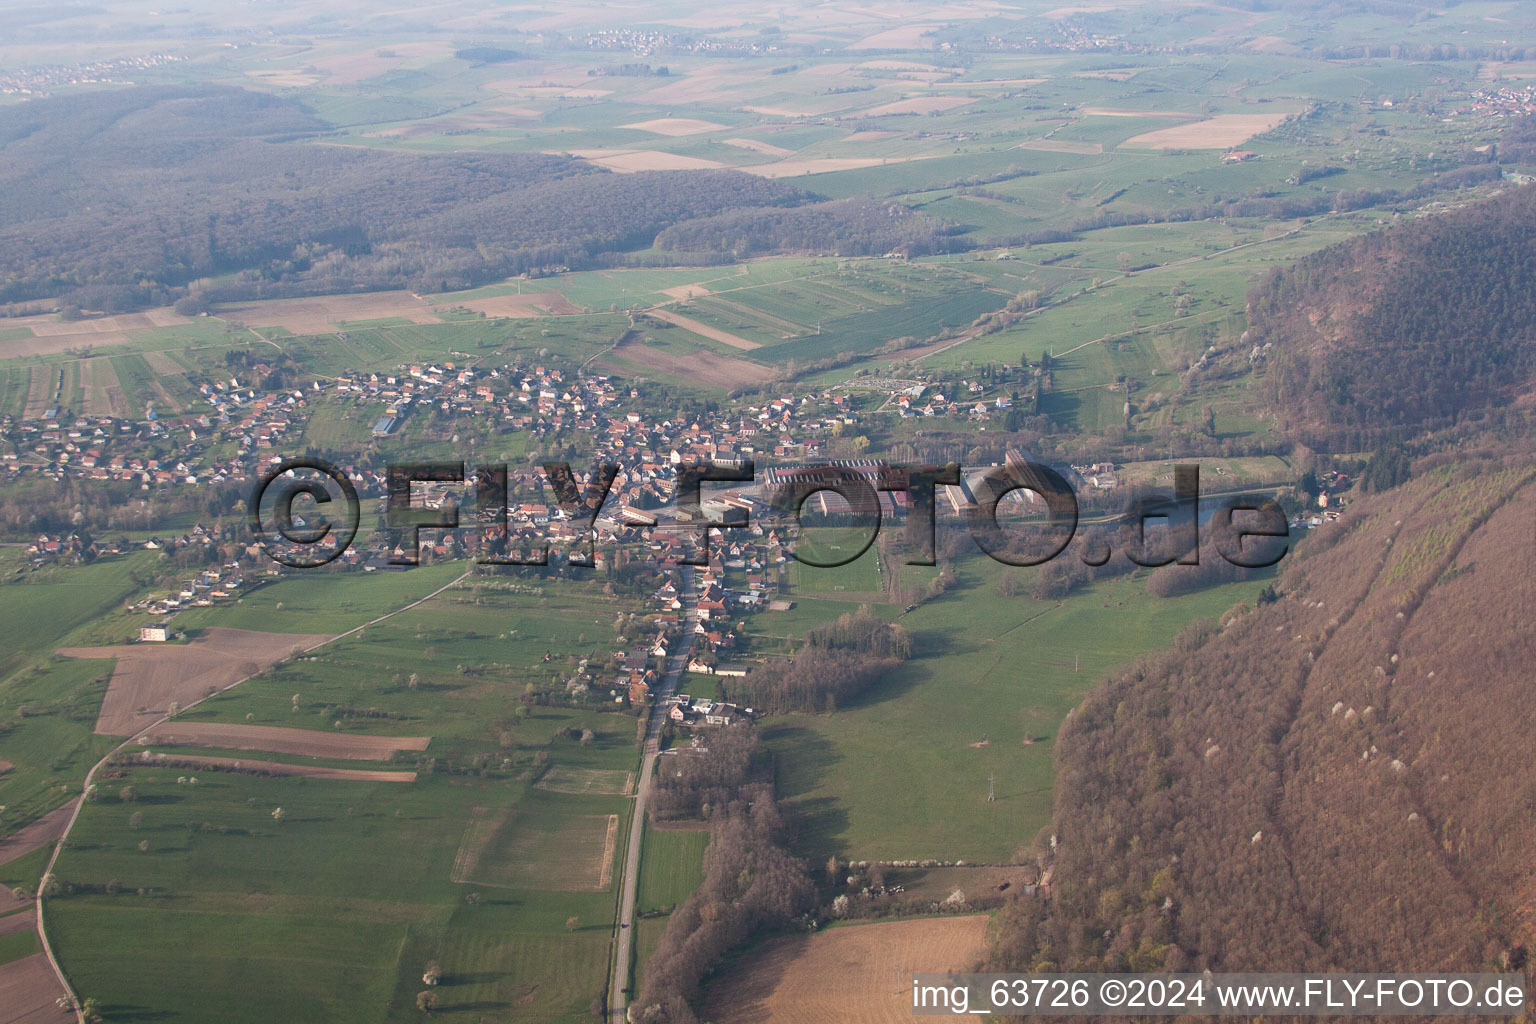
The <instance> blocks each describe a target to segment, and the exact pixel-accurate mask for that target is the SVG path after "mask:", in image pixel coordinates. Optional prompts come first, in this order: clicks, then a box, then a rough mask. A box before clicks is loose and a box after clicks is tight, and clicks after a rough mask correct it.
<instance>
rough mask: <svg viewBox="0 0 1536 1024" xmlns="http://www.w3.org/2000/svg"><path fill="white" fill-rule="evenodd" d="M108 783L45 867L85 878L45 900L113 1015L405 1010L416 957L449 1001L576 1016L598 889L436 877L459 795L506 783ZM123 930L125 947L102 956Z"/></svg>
mask: <svg viewBox="0 0 1536 1024" xmlns="http://www.w3.org/2000/svg"><path fill="white" fill-rule="evenodd" d="M123 781H125V782H131V783H132V784H133V785H134V786H135V788H136V789H137V790H138V799H137V800H136V801H135V802H134V804H133V805H132V807H129V806H128V805H126V804H123V803H121V802H117V801H114V800H108V801H103V802H102V803H99V804H93V805H91V807H90V809H89V810H88V812H87V813H86V815H85V816H84V817H83V818H82V821H81V823H80V825H79V826H78V827H77V831H76V833H75V835H76V836H77V837H78V839H77V840H76V841H75V843H74V844H73V845H72V847H71V850H70V851H69V853H68V854H67V855H66V856H65V857H64V858H63V859H62V860H61V863H60V865H59V873H60V876H61V877H63V878H66V879H68V880H70V881H71V883H72V884H74V885H76V886H77V887H80V886H92V887H96V888H94V889H93V890H92V891H90V892H77V894H76V895H73V896H69V897H65V898H62V899H58V900H55V901H53V902H51V903H50V905H49V917H50V920H51V921H52V922H54V924H53V927H54V928H55V929H56V931H55V933H54V934H55V935H56V936H57V937H58V941H59V942H60V943H61V945H62V946H63V948H65V949H70V950H74V951H75V952H74V953H73V954H72V955H67V956H66V957H65V966H66V969H67V970H68V971H69V972H70V975H71V977H72V978H74V979H75V981H76V984H77V986H78V987H79V989H80V991H82V992H84V993H86V994H91V995H95V996H96V997H97V998H99V999H101V1001H102V1003H103V1005H104V1007H106V1008H107V1012H108V1013H110V1014H116V1015H120V1016H122V1015H126V1016H130V1017H131V1016H132V1015H134V1014H135V1013H142V1012H146V1011H148V1010H151V1009H152V1010H153V1011H154V1012H155V1013H156V1016H157V1018H158V1019H162V1020H187V1021H193V1020H199V1021H200V1020H208V1019H213V1018H215V1017H216V1018H217V1019H220V1020H232V1021H253V1022H254V1021H270V1020H279V1019H280V1020H299V1021H336V1020H370V1021H372V1020H378V1021H393V1020H408V1019H415V1018H416V1017H417V1011H416V1009H415V1006H414V1001H415V993H416V992H417V991H418V990H419V989H420V987H421V984H420V975H421V973H422V971H423V970H424V969H425V966H426V964H427V963H428V961H430V960H436V961H437V962H439V963H440V964H441V965H442V969H443V971H444V973H445V977H444V983H443V986H442V990H441V992H440V998H441V999H442V1007H443V1009H444V1010H445V1011H448V1010H451V1009H453V1008H456V1007H463V1008H466V1009H467V1008H469V1007H472V1006H473V1007H477V1008H478V1009H479V1010H480V1012H482V1013H484V1012H495V1013H497V1014H500V1015H511V1016H515V1017H516V1018H517V1019H523V1020H539V1021H566V1020H577V1019H581V1016H582V1015H583V1014H584V1013H585V1012H586V1010H587V1007H588V1004H589V1003H590V1001H591V999H592V998H593V997H594V996H595V995H596V994H597V993H598V992H599V991H600V989H601V985H602V976H603V973H604V970H605V968H606V964H607V949H608V925H607V924H606V922H607V920H609V919H610V917H611V913H612V897H611V895H607V894H601V893H594V894H592V895H590V896H583V895H581V894H579V893H560V894H548V893H545V892H544V891H542V890H541V889H539V888H533V889H529V890H519V891H517V892H507V893H505V894H502V893H501V891H500V890H497V891H494V892H493V891H485V892H482V893H481V896H480V897H479V898H478V899H477V900H476V901H474V902H472V903H466V900H465V896H466V894H467V893H470V892H473V891H475V890H474V887H473V886H461V885H458V884H455V883H453V882H452V881H451V880H450V874H451V870H452V866H453V860H454V857H455V854H456V851H457V846H458V839H459V835H460V833H461V831H462V828H463V827H464V826H465V825H466V824H467V823H468V822H469V821H470V820H471V819H472V817H473V814H474V811H473V808H474V806H477V805H478V804H480V803H491V802H496V803H503V804H506V803H508V802H510V801H514V800H517V799H518V794H519V790H518V787H517V786H516V785H515V784H508V783H487V784H482V785H468V786H466V785H456V784H455V783H454V782H453V781H452V780H451V779H447V778H428V779H425V780H423V781H422V782H419V783H417V784H416V785H413V786H409V787H400V786H384V785H369V784H351V783H324V782H316V781H313V780H296V779H281V780H279V779H255V778H251V777H247V776H235V775H211V774H206V773H205V774H204V775H202V776H201V777H200V785H198V786H197V787H187V786H178V785H176V783H175V781H174V773H173V772H169V771H157V770H154V769H136V770H135V771H134V772H133V773H132V775H131V776H130V777H128V778H127V779H125V780H123ZM524 795H526V794H524ZM277 807H282V808H283V810H284V812H285V817H284V818H283V820H282V821H281V822H278V821H275V820H274V819H273V817H272V812H273V811H274V810H275V809H276V808H277ZM131 814H138V815H141V816H142V817H141V818H139V819H135V821H137V822H138V824H137V825H134V824H131V823H130V822H129V818H130V815H131ZM189 816H190V817H189ZM530 817H531V818H532V819H533V823H534V824H535V826H536V827H537V826H547V825H550V824H551V822H550V821H548V820H547V819H545V818H544V817H543V816H542V814H541V813H540V812H537V811H535V812H532V813H531V815H530ZM189 820H190V821H192V822H193V825H192V827H191V828H190V829H189V828H188V827H187V824H186V822H187V821H189ZM140 843H144V844H147V847H148V849H147V850H141V849H140V848H139V844H140ZM108 890H111V891H108ZM572 916H576V917H577V918H578V923H577V925H576V926H575V927H574V928H567V919H568V918H570V917H572ZM582 919H585V920H586V922H587V924H585V925H583V924H581V920H582ZM133 936H139V939H142V941H139V940H138V939H134V938H132V937H133ZM127 946H132V947H133V949H134V955H133V956H132V957H131V958H128V957H123V956H121V955H119V954H118V953H117V952H115V951H116V950H119V949H123V948H126V947H127ZM552 953H554V954H555V955H551V954H552ZM296 985H298V986H302V987H298V988H296V987H295V986H296ZM299 993H302V996H300V995H299Z"/></svg>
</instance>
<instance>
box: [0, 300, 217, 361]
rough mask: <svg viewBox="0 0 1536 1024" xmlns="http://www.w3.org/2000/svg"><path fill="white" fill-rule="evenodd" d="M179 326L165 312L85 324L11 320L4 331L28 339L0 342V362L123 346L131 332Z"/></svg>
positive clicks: (44, 319) (93, 319)
mask: <svg viewBox="0 0 1536 1024" xmlns="http://www.w3.org/2000/svg"><path fill="white" fill-rule="evenodd" d="M180 323H186V319H185V318H184V317H180V316H177V315H176V314H175V313H174V312H172V311H171V310H170V309H169V308H166V309H150V310H146V311H144V312H142V313H123V314H120V315H118V316H98V317H91V318H89V319H85V320H60V319H59V318H58V317H57V316H53V315H48V316H24V317H15V318H12V319H9V320H7V321H6V322H5V326H6V328H7V329H8V330H9V329H13V328H16V327H25V328H27V329H28V330H30V331H31V332H32V337H30V338H12V339H11V340H9V341H0V359H14V358H16V357H18V356H46V355H53V354H54V353H57V352H67V351H70V350H71V349H89V348H103V347H105V346H108V345H123V344H126V343H128V342H129V341H131V340H132V334H133V332H135V331H147V330H150V329H151V328H154V327H168V326H171V325H173V324H180Z"/></svg>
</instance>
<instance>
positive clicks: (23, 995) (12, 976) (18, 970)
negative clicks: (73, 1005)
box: [0, 953, 75, 1024]
mask: <svg viewBox="0 0 1536 1024" xmlns="http://www.w3.org/2000/svg"><path fill="white" fill-rule="evenodd" d="M62 995H64V989H63V988H62V987H61V986H60V985H59V979H58V978H57V977H56V976H55V975H54V973H53V968H52V967H50V966H48V958H47V957H46V956H44V955H43V954H42V953H34V954H33V955H31V956H26V957H22V958H21V959H20V960H13V961H11V962H10V963H8V964H4V965H0V1024H43V1022H45V1021H46V1022H49V1024H55V1022H58V1024H62V1022H66V1021H72V1020H74V1019H75V1015H74V1013H73V1012H71V1011H68V1010H61V1009H59V1007H58V1006H57V1005H56V1004H55V1003H54V1000H56V999H58V998H59V997H60V996H62Z"/></svg>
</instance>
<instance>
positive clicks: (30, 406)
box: [0, 342, 59, 420]
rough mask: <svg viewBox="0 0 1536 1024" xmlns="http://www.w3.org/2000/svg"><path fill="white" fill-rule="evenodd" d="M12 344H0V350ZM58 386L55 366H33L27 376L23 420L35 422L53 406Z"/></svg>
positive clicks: (57, 369)
mask: <svg viewBox="0 0 1536 1024" xmlns="http://www.w3.org/2000/svg"><path fill="white" fill-rule="evenodd" d="M12 344H15V343H14V342H4V343H0V350H3V349H4V347H5V346H6V345H12ZM58 386H59V368H58V367H57V366H34V367H32V368H31V370H30V371H28V376H27V405H26V408H25V409H23V410H22V417H23V418H24V419H29V420H35V419H37V418H38V417H39V416H41V415H42V414H43V413H44V412H46V411H47V410H48V407H49V406H51V405H52V404H53V393H54V391H55V390H56V389H57V388H58Z"/></svg>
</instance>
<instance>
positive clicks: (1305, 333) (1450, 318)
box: [1248, 187, 1536, 447]
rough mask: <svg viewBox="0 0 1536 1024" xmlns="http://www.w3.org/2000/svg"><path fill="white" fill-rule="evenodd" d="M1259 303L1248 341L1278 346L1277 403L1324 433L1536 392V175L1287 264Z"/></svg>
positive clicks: (1414, 420) (1299, 429) (1303, 426)
mask: <svg viewBox="0 0 1536 1024" xmlns="http://www.w3.org/2000/svg"><path fill="white" fill-rule="evenodd" d="M1248 314H1249V320H1250V323H1251V329H1250V331H1249V334H1248V338H1249V340H1250V341H1251V342H1253V343H1254V344H1256V345H1259V346H1263V345H1270V346H1271V348H1270V349H1269V350H1268V353H1267V357H1266V362H1267V364H1268V371H1267V374H1268V381H1269V385H1270V387H1271V389H1272V394H1273V398H1274V402H1275V409H1276V412H1277V414H1278V415H1279V416H1280V418H1281V420H1282V422H1283V423H1285V424H1286V425H1287V426H1288V427H1289V428H1290V430H1291V431H1292V432H1293V434H1295V435H1296V436H1299V437H1301V438H1303V439H1306V440H1309V441H1313V442H1315V443H1319V444H1324V445H1330V444H1331V446H1334V447H1337V446H1338V445H1339V444H1344V445H1349V444H1359V443H1360V442H1361V441H1362V440H1366V441H1368V440H1369V439H1370V435H1372V434H1373V433H1375V434H1379V433H1381V432H1384V431H1386V432H1398V433H1402V432H1405V431H1412V430H1414V429H1416V428H1422V427H1425V426H1430V425H1435V424H1440V423H1445V422H1449V421H1453V420H1455V419H1456V418H1458V417H1464V416H1465V415H1467V414H1468V413H1469V412H1475V411H1478V410H1483V409H1486V408H1488V407H1490V406H1495V405H1499V404H1502V403H1506V402H1509V401H1511V400H1513V399H1515V398H1517V397H1521V396H1526V397H1529V396H1530V394H1531V393H1532V388H1533V381H1532V375H1533V372H1536V187H1526V188H1521V189H1517V190H1514V191H1512V192H1510V193H1507V194H1505V195H1503V196H1499V197H1496V198H1494V199H1491V200H1487V201H1484V202H1481V203H1477V204H1474V205H1471V206H1468V207H1466V208H1463V209H1460V210H1456V211H1452V212H1449V213H1445V214H1441V215H1438V216H1433V217H1427V218H1423V219H1419V220H1414V221H1410V222H1407V223H1404V224H1401V225H1399V226H1395V227H1392V228H1389V229H1387V230H1385V231H1381V232H1378V233H1376V234H1373V235H1368V236H1365V237H1362V238H1359V239H1356V240H1353V241H1350V242H1346V243H1344V244H1341V245H1338V246H1334V247H1332V248H1329V249H1325V250H1323V251H1321V252H1318V253H1315V254H1313V255H1312V256H1309V257H1307V258H1305V259H1302V260H1301V261H1300V262H1298V263H1297V264H1295V265H1294V266H1293V267H1290V268H1288V269H1285V270H1276V271H1274V272H1272V273H1271V274H1270V275H1269V276H1268V277H1267V278H1266V279H1265V280H1264V281H1263V282H1262V283H1261V284H1260V285H1259V286H1258V287H1256V288H1255V289H1254V290H1253V291H1252V292H1251V293H1250V295H1249V304H1248ZM1330 439H1332V440H1331V441H1330Z"/></svg>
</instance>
